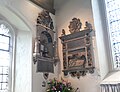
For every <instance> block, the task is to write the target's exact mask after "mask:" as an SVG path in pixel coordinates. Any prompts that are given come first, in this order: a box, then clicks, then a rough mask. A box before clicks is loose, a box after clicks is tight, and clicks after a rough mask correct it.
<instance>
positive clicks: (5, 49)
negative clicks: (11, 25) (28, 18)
mask: <svg viewBox="0 0 120 92" xmlns="http://www.w3.org/2000/svg"><path fill="white" fill-rule="evenodd" d="M9 47H10V35H9V29H8V28H7V27H6V26H5V25H4V24H0V92H8V80H9V65H10V52H9Z"/></svg>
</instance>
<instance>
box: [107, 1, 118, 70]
mask: <svg viewBox="0 0 120 92" xmlns="http://www.w3.org/2000/svg"><path fill="white" fill-rule="evenodd" d="M105 2H106V11H107V18H108V25H109V32H110V40H111V47H112V54H113V61H114V62H113V63H114V68H115V69H120V1H119V0H105Z"/></svg>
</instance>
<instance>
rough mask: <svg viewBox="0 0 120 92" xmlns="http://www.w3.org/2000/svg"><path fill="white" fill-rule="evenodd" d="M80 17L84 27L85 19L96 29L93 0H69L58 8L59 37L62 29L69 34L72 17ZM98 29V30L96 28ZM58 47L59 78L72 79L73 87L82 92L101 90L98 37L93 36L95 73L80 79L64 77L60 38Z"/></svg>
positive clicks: (97, 91)
mask: <svg viewBox="0 0 120 92" xmlns="http://www.w3.org/2000/svg"><path fill="white" fill-rule="evenodd" d="M74 17H76V18H80V20H81V22H82V24H83V25H82V29H84V27H85V21H89V22H90V23H91V24H92V25H93V29H94V20H93V15H92V5H91V0H74V1H73V0H67V2H65V3H64V4H63V5H62V6H61V8H59V9H58V10H56V24H57V31H58V37H60V36H61V30H62V29H65V31H66V34H69V33H70V32H69V31H68V30H69V29H68V25H69V22H70V21H71V20H72V18H74ZM95 31H96V30H95ZM58 46H59V47H58V48H59V56H60V63H61V64H60V65H61V73H60V74H59V78H61V77H63V78H64V79H66V80H68V81H71V83H72V85H73V87H74V88H75V89H76V88H77V87H78V88H79V89H80V92H88V89H89V92H99V91H100V90H99V83H100V76H99V63H98V56H97V48H96V38H95V36H94V37H93V51H94V62H95V73H94V74H92V75H91V74H87V75H86V76H84V77H80V79H77V78H72V77H71V76H67V77H64V76H63V73H62V69H63V63H62V62H63V56H62V44H61V40H60V39H58Z"/></svg>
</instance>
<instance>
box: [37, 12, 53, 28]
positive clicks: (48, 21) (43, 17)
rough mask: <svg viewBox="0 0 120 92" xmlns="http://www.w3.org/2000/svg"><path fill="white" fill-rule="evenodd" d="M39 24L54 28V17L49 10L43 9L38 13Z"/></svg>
mask: <svg viewBox="0 0 120 92" xmlns="http://www.w3.org/2000/svg"><path fill="white" fill-rule="evenodd" d="M37 24H42V25H44V26H46V27H49V28H50V29H52V30H53V29H54V26H53V21H52V18H51V16H50V15H49V12H48V11H47V10H43V11H42V12H41V13H39V14H38V17H37Z"/></svg>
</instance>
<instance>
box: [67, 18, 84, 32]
mask: <svg viewBox="0 0 120 92" xmlns="http://www.w3.org/2000/svg"><path fill="white" fill-rule="evenodd" d="M81 27H82V23H81V21H80V19H79V18H78V19H77V18H73V19H72V21H70V24H69V26H68V28H69V31H70V33H74V32H79V31H80V29H81Z"/></svg>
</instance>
